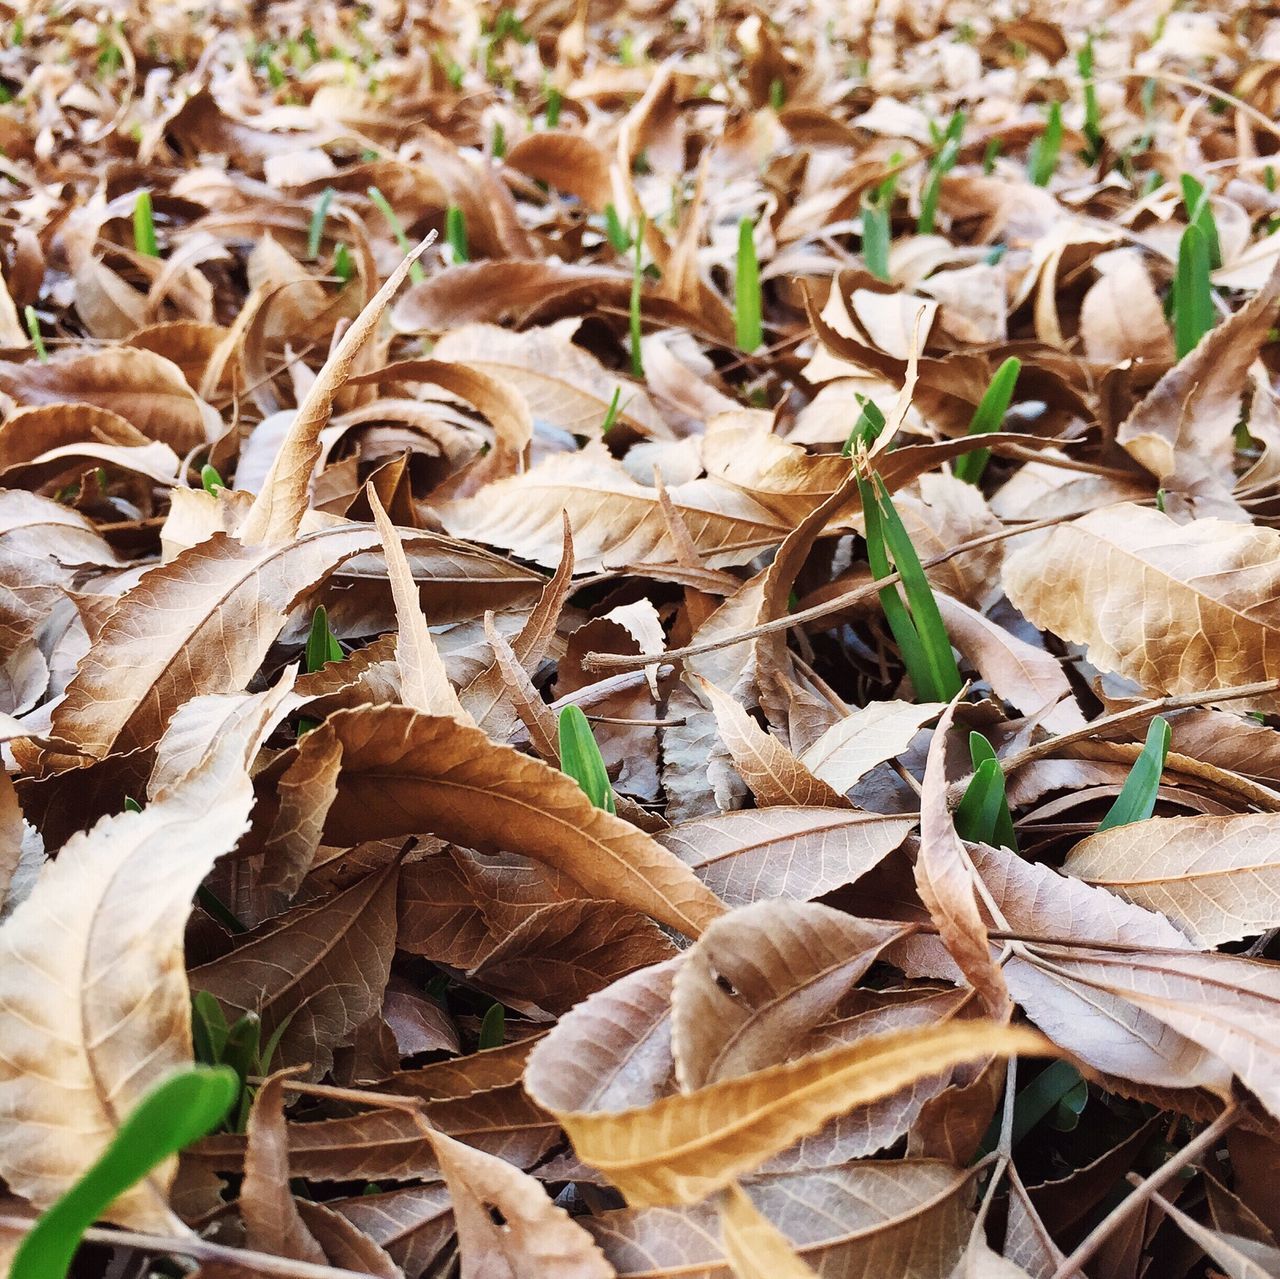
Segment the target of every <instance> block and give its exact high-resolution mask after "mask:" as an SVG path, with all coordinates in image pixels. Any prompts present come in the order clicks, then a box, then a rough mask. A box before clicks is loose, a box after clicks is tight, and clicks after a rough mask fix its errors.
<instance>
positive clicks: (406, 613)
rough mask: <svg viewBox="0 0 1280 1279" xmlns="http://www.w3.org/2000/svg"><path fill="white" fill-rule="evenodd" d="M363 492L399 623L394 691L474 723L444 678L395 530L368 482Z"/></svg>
mask: <svg viewBox="0 0 1280 1279" xmlns="http://www.w3.org/2000/svg"><path fill="white" fill-rule="evenodd" d="M365 496H366V497H367V498H368V501H369V508H370V510H372V511H373V522H374V524H375V525H376V526H377V529H378V537H379V538H380V539H381V541H382V550H383V554H384V555H385V556H386V560H387V576H388V578H389V579H390V581H391V594H392V596H393V597H394V599H395V602H396V623H397V626H398V628H399V638H398V639H397V641H396V663H397V665H398V666H399V667H400V693H401V696H402V697H403V699H404V704H405V705H406V706H411V707H412V708H413V709H414V710H417V711H422V713H423V714H424V715H451V716H453V718H454V719H457V720H459V721H460V722H462V723H463V724H471V725H474V723H475V721H474V720H473V719H472V718H471V716H470V715H469V714H468V713H467V712H466V711H465V710H464V709H463V708H462V703H461V702H459V701H458V694H457V692H456V691H455V689H454V687H453V685H452V684H451V683H449V676H448V675H447V674H446V673H445V669H444V662H442V661H441V660H440V653H439V651H438V650H437V648H436V645H435V641H434V640H433V639H432V638H431V632H430V631H429V630H428V629H427V619H426V618H425V617H423V615H422V606H421V604H420V603H419V602H418V587H417V584H416V583H415V582H414V580H413V572H412V570H411V569H410V568H409V561H408V559H407V558H406V557H405V553H404V546H403V544H402V543H401V541H400V534H399V533H398V532H397V531H396V528H395V525H394V524H392V523H391V521H390V520H389V519H388V518H387V513H386V511H384V510H383V509H382V503H381V502H380V501H378V495H377V493H376V492H375V491H374V488H373V485H372V484H366V485H365Z"/></svg>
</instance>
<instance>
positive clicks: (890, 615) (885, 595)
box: [858, 477, 938, 701]
mask: <svg viewBox="0 0 1280 1279" xmlns="http://www.w3.org/2000/svg"><path fill="white" fill-rule="evenodd" d="M858 492H859V493H860V494H861V496H862V516H863V520H864V522H865V524H866V529H867V562H868V563H869V564H870V566H871V575H872V576H873V577H874V578H876V580H877V581H879V580H880V579H881V578H883V577H888V576H889V574H890V573H892V572H893V566H892V565H891V564H890V563H889V556H888V553H887V551H886V550H885V542H884V521H883V519H882V512H881V509H880V503H879V502H878V501H877V500H876V495H875V490H874V488H873V486H872V484H871V483H870V482H868V481H867V480H864V479H862V478H861V477H859V479H858ZM879 596H880V607H881V608H882V609H883V610H884V618H885V621H886V622H888V624H889V630H890V631H891V632H892V634H893V639H894V643H896V644H897V646H898V652H899V653H900V654H901V655H902V664H903V665H904V666H905V667H906V668H907V674H908V675H910V676H911V682H912V684H914V685H915V689H916V695H917V696H918V697H922V698H924V699H925V700H926V701H936V700H938V699H937V698H936V697H935V696H934V693H933V691H932V685H931V682H930V674H929V664H928V660H927V659H926V657H925V651H924V646H923V645H922V644H921V642H920V635H919V633H918V632H917V630H916V626H915V623H914V622H913V621H912V620H911V614H910V613H909V612H908V611H907V606H906V604H904V603H903V600H902V596H901V595H900V594H899V593H898V588H897V587H896V586H886V587H884V588H882V589H881V590H880V592H879Z"/></svg>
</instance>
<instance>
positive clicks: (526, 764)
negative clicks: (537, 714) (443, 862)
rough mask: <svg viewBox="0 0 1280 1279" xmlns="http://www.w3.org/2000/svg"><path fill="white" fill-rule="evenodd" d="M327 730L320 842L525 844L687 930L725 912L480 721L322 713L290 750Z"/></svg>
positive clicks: (611, 896) (302, 751)
mask: <svg viewBox="0 0 1280 1279" xmlns="http://www.w3.org/2000/svg"><path fill="white" fill-rule="evenodd" d="M333 737H336V738H337V739H338V740H339V741H340V742H341V743H342V748H343V764H342V772H341V774H340V775H339V779H338V796H337V798H336V799H335V800H334V804H333V807H332V808H331V809H330V810H329V815H328V819H327V820H326V823H325V840H326V842H327V843H332V844H337V845H350V844H354V843H357V842H359V841H361V840H368V839H382V838H395V837H399V836H407V835H414V834H423V833H430V834H435V835H439V836H440V837H441V838H442V839H456V840H457V841H458V842H459V843H463V844H465V845H468V846H470V847H473V848H480V849H485V850H488V851H494V852H496V851H500V850H502V851H507V852H513V853H521V854H523V855H524V856H526V857H532V858H533V859H534V860H536V861H541V862H544V863H546V864H547V865H549V866H552V867H555V868H557V869H559V870H562V871H564V872H565V873H566V874H568V875H569V876H571V877H572V878H573V879H574V880H576V881H577V882H578V883H579V884H581V885H582V886H583V888H585V889H586V890H587V892H588V893H590V894H592V895H594V896H597V897H600V898H602V899H605V900H612V901H616V902H618V903H620V904H622V905H627V906H631V907H632V908H633V909H636V910H640V911H643V912H644V913H646V914H649V915H652V916H653V918H654V919H657V920H660V921H661V922H663V923H666V924H669V925H670V926H671V927H673V928H678V929H679V930H680V931H681V932H684V933H686V934H687V935H690V936H696V935H697V934H698V933H699V932H701V930H702V929H703V928H704V927H706V925H707V924H709V923H710V922H711V920H713V919H715V918H716V917H717V916H719V915H720V914H722V913H723V911H724V906H723V905H722V903H721V902H720V900H719V899H718V898H717V897H716V896H715V895H714V894H713V893H711V892H710V891H709V890H708V889H706V888H704V887H703V885H702V884H700V883H699V882H698V880H697V879H696V878H695V877H694V875H693V873H692V871H690V870H689V869H688V868H687V867H686V866H685V865H683V863H681V862H680V861H679V860H677V859H676V858H675V857H674V856H672V854H670V853H668V852H667V851H666V850H665V849H664V848H663V847H662V846H661V845H659V844H656V843H655V842H654V841H653V840H652V839H650V838H649V836H647V835H645V834H644V833H643V832H641V831H639V830H637V829H636V828H635V827H634V826H631V825H629V824H628V823H626V822H624V821H621V820H620V819H619V818H617V817H614V816H613V815H612V814H611V813H606V812H604V811H603V810H601V809H598V808H595V807H593V806H592V804H591V802H590V800H588V799H587V797H586V795H585V794H584V793H583V791H582V789H581V787H579V786H578V784H577V783H576V782H574V781H573V780H572V779H571V778H568V777H566V776H565V775H564V774H563V773H560V772H558V771H556V770H555V769H551V768H548V767H547V766H546V765H545V764H542V763H540V762H539V761H538V760H536V759H531V758H530V757H529V756H527V755H520V754H518V753H517V752H516V751H514V750H512V749H511V748H510V747H507V746H500V745H496V744H495V743H493V742H491V741H490V740H489V739H488V738H487V737H486V736H485V735H484V734H483V733H481V732H480V731H479V730H478V729H474V728H468V727H466V726H465V725H462V724H459V723H458V722H457V721H456V720H451V719H440V718H432V717H429V716H425V715H420V714H418V713H416V712H414V711H411V710H410V709H409V708H408V707H403V706H376V707H366V708H364V709H361V710H351V711H339V712H337V713H336V714H334V715H332V716H330V718H329V719H328V720H327V721H326V722H325V723H324V724H322V725H321V726H320V727H319V728H317V729H315V730H313V731H312V732H310V733H308V734H307V735H306V737H304V738H303V739H302V742H301V743H300V744H299V746H298V747H297V751H298V754H299V755H302V756H310V755H311V754H312V753H315V754H316V755H317V757H318V756H319V755H320V754H321V753H322V752H324V751H326V750H327V749H329V745H328V744H329V741H330V739H331V738H333Z"/></svg>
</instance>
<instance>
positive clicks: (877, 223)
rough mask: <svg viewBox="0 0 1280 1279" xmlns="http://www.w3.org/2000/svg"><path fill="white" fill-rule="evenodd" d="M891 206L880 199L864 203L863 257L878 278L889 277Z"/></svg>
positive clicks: (869, 269) (886, 278)
mask: <svg viewBox="0 0 1280 1279" xmlns="http://www.w3.org/2000/svg"><path fill="white" fill-rule="evenodd" d="M889 242H890V226H889V208H888V205H887V204H881V203H880V202H879V201H878V200H875V201H872V200H865V201H863V205H862V257H863V260H864V261H865V262H866V264H867V270H868V271H870V272H871V274H872V275H874V276H875V277H876V279H877V280H886V281H887V280H888V279H889Z"/></svg>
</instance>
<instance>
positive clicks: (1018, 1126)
mask: <svg viewBox="0 0 1280 1279" xmlns="http://www.w3.org/2000/svg"><path fill="white" fill-rule="evenodd" d="M1088 1097H1089V1088H1088V1085H1087V1084H1086V1083H1085V1081H1084V1080H1083V1079H1082V1078H1081V1077H1080V1072H1079V1071H1078V1070H1077V1069H1076V1068H1075V1067H1074V1066H1073V1065H1071V1063H1070V1062H1066V1061H1055V1062H1052V1063H1051V1064H1050V1065H1048V1066H1046V1067H1045V1068H1044V1069H1043V1070H1042V1071H1041V1072H1040V1073H1039V1074H1038V1075H1037V1076H1036V1077H1035V1078H1034V1079H1033V1080H1032V1081H1031V1082H1030V1083H1029V1084H1028V1085H1027V1086H1026V1087H1025V1088H1021V1089H1019V1090H1018V1095H1017V1096H1016V1097H1015V1098H1014V1101H1013V1130H1012V1133H1011V1139H1012V1145H1013V1146H1017V1144H1018V1143H1019V1142H1020V1141H1022V1139H1023V1138H1024V1137H1026V1136H1027V1135H1028V1134H1029V1133H1030V1132H1031V1130H1032V1129H1033V1128H1035V1126H1036V1125H1037V1124H1038V1123H1040V1122H1041V1120H1043V1119H1046V1118H1048V1119H1049V1121H1050V1123H1051V1124H1052V1125H1053V1127H1055V1128H1058V1130H1059V1131H1062V1132H1069V1131H1070V1130H1071V1128H1074V1127H1075V1124H1074V1123H1071V1125H1070V1127H1066V1126H1065V1123H1066V1122H1069V1121H1064V1120H1063V1119H1061V1118H1059V1115H1060V1112H1061V1111H1062V1109H1063V1108H1064V1107H1066V1108H1067V1110H1068V1111H1069V1112H1071V1113H1072V1114H1073V1117H1074V1119H1076V1120H1078V1119H1079V1117H1080V1112H1081V1111H1082V1110H1083V1109H1084V1107H1085V1102H1086V1101H1087V1100H1088Z"/></svg>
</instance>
